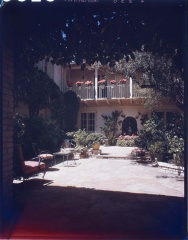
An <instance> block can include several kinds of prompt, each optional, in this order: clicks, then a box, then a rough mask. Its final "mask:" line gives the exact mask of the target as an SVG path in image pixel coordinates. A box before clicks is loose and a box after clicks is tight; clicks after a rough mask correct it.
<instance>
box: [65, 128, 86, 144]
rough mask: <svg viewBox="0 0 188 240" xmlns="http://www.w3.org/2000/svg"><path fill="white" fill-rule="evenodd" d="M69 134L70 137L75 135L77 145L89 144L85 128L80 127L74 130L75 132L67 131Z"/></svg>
mask: <svg viewBox="0 0 188 240" xmlns="http://www.w3.org/2000/svg"><path fill="white" fill-rule="evenodd" d="M67 136H69V137H73V139H74V141H75V143H76V146H77V147H78V146H82V147H86V146H87V140H86V139H87V136H88V133H87V132H86V131H85V129H83V130H81V129H79V130H78V131H74V132H67Z"/></svg>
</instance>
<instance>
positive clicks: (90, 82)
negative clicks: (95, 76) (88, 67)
mask: <svg viewBox="0 0 188 240" xmlns="http://www.w3.org/2000/svg"><path fill="white" fill-rule="evenodd" d="M85 85H87V86H91V85H93V82H92V81H86V82H85Z"/></svg>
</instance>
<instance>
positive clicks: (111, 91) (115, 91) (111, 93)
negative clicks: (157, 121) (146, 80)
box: [66, 84, 139, 100]
mask: <svg viewBox="0 0 188 240" xmlns="http://www.w3.org/2000/svg"><path fill="white" fill-rule="evenodd" d="M68 89H71V90H73V91H75V92H76V94H77V95H78V96H79V97H80V99H81V100H87V99H113V98H114V99H116V98H132V97H139V93H138V92H137V91H135V92H133V91H131V90H132V89H130V86H129V85H128V84H111V85H108V86H98V88H97V91H95V87H94V86H93V85H92V86H85V85H81V86H73V87H71V88H67V89H66V90H68Z"/></svg>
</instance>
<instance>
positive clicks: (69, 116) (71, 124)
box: [64, 90, 80, 132]
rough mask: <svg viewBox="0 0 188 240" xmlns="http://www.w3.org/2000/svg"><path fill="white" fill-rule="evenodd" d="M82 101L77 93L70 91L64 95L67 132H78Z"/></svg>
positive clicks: (65, 127)
mask: <svg viewBox="0 0 188 240" xmlns="http://www.w3.org/2000/svg"><path fill="white" fill-rule="evenodd" d="M79 107H80V99H79V98H78V97H77V95H76V93H75V92H74V91H72V90H69V91H68V92H66V93H65V94H64V129H65V132H73V131H75V130H76V123H77V118H78V111H79Z"/></svg>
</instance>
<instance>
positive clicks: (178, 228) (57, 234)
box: [8, 147, 185, 240]
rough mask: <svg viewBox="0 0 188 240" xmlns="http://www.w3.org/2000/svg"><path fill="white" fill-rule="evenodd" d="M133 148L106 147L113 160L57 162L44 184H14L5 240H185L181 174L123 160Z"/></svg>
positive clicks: (37, 180) (38, 180)
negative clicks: (12, 208)
mask: <svg viewBox="0 0 188 240" xmlns="http://www.w3.org/2000/svg"><path fill="white" fill-rule="evenodd" d="M131 150H132V149H131V148H118V147H112V148H111V147H110V148H108V147H106V148H103V149H102V152H103V153H104V152H105V153H106V154H107V155H108V156H111V157H112V156H114V157H115V156H117V158H116V159H115V158H113V157H112V158H109V159H102V158H89V159H75V161H73V160H69V161H68V162H58V164H57V165H55V166H53V167H52V168H49V170H48V171H47V173H46V176H45V179H44V180H43V179H42V176H41V175H39V176H38V177H34V178H32V179H29V180H27V181H25V182H24V183H21V182H19V181H15V182H14V188H15V201H16V202H17V205H18V206H20V207H19V210H18V211H17V215H16V217H15V222H14V225H13V227H12V229H11V231H9V233H8V234H9V236H8V237H9V239H16V238H17V239H34V238H35V239H36V238H38V239H138V240H139V239H183V231H184V220H185V219H184V211H185V208H184V178H183V176H182V175H180V176H178V174H177V172H173V171H168V170H166V171H165V170H164V169H161V168H158V167H152V166H151V165H150V164H144V163H138V162H136V161H135V160H131V159H123V157H128V156H129V154H130V152H131ZM121 157H122V158H121Z"/></svg>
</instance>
